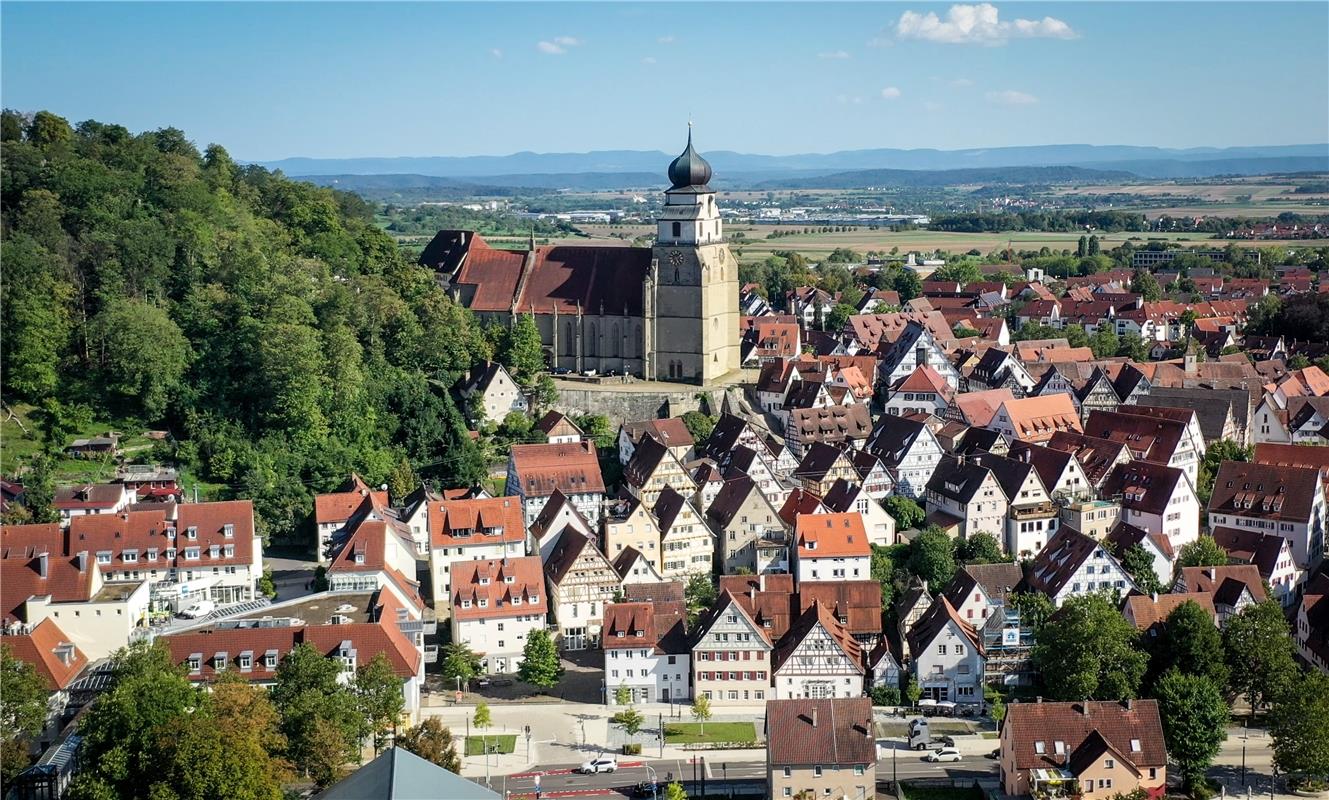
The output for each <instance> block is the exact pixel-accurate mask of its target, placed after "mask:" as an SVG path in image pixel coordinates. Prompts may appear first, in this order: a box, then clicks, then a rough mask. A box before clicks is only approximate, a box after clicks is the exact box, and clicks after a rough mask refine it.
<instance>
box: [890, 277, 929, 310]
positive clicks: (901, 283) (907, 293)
mask: <svg viewBox="0 0 1329 800" xmlns="http://www.w3.org/2000/svg"><path fill="white" fill-rule="evenodd" d="M892 288H894V289H895V291H896V292H897V293H898V294H899V295H900V302H901V303H908V302H909V301H910V300H913V299H914V298H915V297H919V296H920V295H922V294H923V281H922V279H920V278H919V277H918V273H917V272H914V271H913V270H912V269H902V270H900V272H899V273H898V274H897V275H896V276H895V280H894V281H893V283H892Z"/></svg>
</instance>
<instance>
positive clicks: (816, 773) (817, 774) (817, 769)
mask: <svg viewBox="0 0 1329 800" xmlns="http://www.w3.org/2000/svg"><path fill="white" fill-rule="evenodd" d="M812 774H813V776H814V777H817V778H820V777H821V765H820V764H818V765H817V766H815V767H813V768H812Z"/></svg>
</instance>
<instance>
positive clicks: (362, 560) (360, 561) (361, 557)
mask: <svg viewBox="0 0 1329 800" xmlns="http://www.w3.org/2000/svg"><path fill="white" fill-rule="evenodd" d="M355 563H357V564H363V563H365V554H364V553H363V552H360V553H356V554H355Z"/></svg>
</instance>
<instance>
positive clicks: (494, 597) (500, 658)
mask: <svg viewBox="0 0 1329 800" xmlns="http://www.w3.org/2000/svg"><path fill="white" fill-rule="evenodd" d="M451 594H452V641H454V642H466V643H467V644H468V645H470V647H471V649H472V650H474V651H475V653H476V654H477V655H478V656H479V657H480V667H481V669H482V671H483V672H485V673H486V674H503V673H514V672H516V671H517V669H518V668H519V667H520V666H521V661H522V653H523V651H524V650H525V648H526V638H527V637H528V636H529V635H530V634H531V632H532V631H535V630H542V629H544V627H545V620H546V617H547V616H548V615H549V604H548V602H547V601H546V599H545V580H544V570H543V568H542V565H541V563H540V558H539V557H538V556H523V557H521V558H509V559H502V560H498V561H465V562H458V563H457V564H455V565H454V566H453V569H452V583H451Z"/></svg>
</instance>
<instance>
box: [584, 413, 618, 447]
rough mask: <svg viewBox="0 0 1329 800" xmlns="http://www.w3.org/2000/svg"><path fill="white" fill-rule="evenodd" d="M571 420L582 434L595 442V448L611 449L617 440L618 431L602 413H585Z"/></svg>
mask: <svg viewBox="0 0 1329 800" xmlns="http://www.w3.org/2000/svg"><path fill="white" fill-rule="evenodd" d="M573 421H574V422H576V423H577V427H578V428H581V432H582V433H583V434H585V435H586V436H588V437H590V438H591V439H592V440H593V441H594V442H595V446H596V448H597V449H600V450H612V449H613V448H614V445H615V443H616V442H617V441H618V431H617V430H616V429H615V428H614V425H613V423H612V422H610V420H609V417H606V416H605V415H604V414H587V415H585V416H582V417H577V418H576V419H575V420H573Z"/></svg>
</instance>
